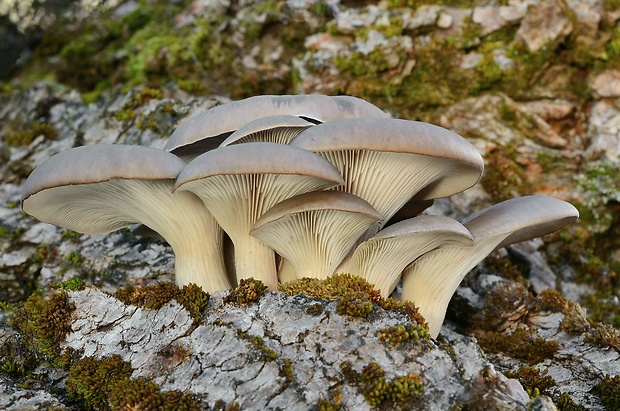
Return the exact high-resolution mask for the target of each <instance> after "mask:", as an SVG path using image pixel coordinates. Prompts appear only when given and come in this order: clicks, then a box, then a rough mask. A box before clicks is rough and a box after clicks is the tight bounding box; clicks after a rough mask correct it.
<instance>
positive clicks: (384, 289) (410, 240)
mask: <svg viewBox="0 0 620 411" xmlns="http://www.w3.org/2000/svg"><path fill="white" fill-rule="evenodd" d="M472 244H473V237H472V235H471V233H470V232H469V231H468V230H467V229H466V228H465V227H464V226H463V225H462V224H461V223H459V222H458V221H456V220H454V219H452V218H449V217H444V216H434V215H421V216H418V217H414V218H410V219H407V220H403V221H401V222H398V223H396V224H394V225H391V226H390V227H387V228H384V229H383V230H381V231H379V232H378V233H377V234H375V235H374V236H373V237H372V238H370V239H368V240H366V241H364V242H363V243H361V244H360V245H359V246H358V247H357V248H356V249H355V252H354V253H353V257H352V265H353V267H355V271H354V272H353V273H354V274H356V275H359V276H360V277H362V278H364V279H366V281H368V282H369V283H371V284H374V285H375V288H376V289H378V290H380V291H381V295H382V296H383V297H388V296H389V295H390V294H391V293H392V291H394V288H395V287H396V284H398V281H399V280H400V276H401V273H402V271H403V270H404V269H405V267H407V266H408V265H409V264H411V263H412V262H413V261H414V260H415V259H416V258H418V257H420V256H421V255H423V254H425V253H427V252H429V251H431V250H434V249H436V248H438V247H443V246H450V245H459V246H464V247H465V246H471V245H472Z"/></svg>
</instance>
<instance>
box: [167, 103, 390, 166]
mask: <svg viewBox="0 0 620 411" xmlns="http://www.w3.org/2000/svg"><path fill="white" fill-rule="evenodd" d="M278 115H291V116H296V117H300V118H303V119H305V120H308V121H310V122H312V123H314V124H316V123H323V122H326V121H330V120H333V119H336V118H347V117H387V114H385V112H383V111H382V110H380V109H379V108H377V107H376V106H374V105H372V104H370V103H368V102H366V101H364V100H361V99H359V98H356V97H349V96H336V97H329V96H323V95H318V94H309V95H300V96H294V95H284V96H271V95H266V96H255V97H250V98H246V99H244V100H239V101H233V102H230V103H226V104H222V105H221V106H216V107H213V108H212V109H209V110H205V111H202V112H200V113H198V114H196V115H194V116H193V117H191V118H189V119H188V120H186V121H184V122H183V123H181V125H180V126H179V127H178V128H177V129H176V130H175V131H174V132H173V133H172V136H170V139H169V140H168V142H167V143H166V145H165V147H164V150H166V151H170V152H172V153H174V154H176V155H178V156H179V157H181V158H182V159H184V160H185V161H191V160H192V159H193V158H195V157H196V156H198V155H200V154H202V153H205V152H206V151H209V150H211V149H213V148H215V147H217V146H219V145H220V144H221V143H222V142H223V141H224V140H225V139H226V138H228V137H229V136H230V135H231V134H232V133H233V132H234V131H235V130H237V129H238V128H240V127H242V126H244V125H245V124H246V123H248V122H250V121H253V120H256V119H258V118H261V117H268V116H278Z"/></svg>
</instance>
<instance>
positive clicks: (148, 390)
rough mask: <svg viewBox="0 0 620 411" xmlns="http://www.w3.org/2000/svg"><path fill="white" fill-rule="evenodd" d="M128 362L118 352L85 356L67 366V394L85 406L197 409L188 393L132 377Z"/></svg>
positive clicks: (115, 410)
mask: <svg viewBox="0 0 620 411" xmlns="http://www.w3.org/2000/svg"><path fill="white" fill-rule="evenodd" d="M132 371H133V370H132V368H131V365H130V364H129V363H128V362H126V361H123V360H122V359H121V357H120V356H119V355H118V354H114V355H112V356H111V357H107V358H102V359H95V358H93V357H85V358H82V359H81V360H79V361H76V362H75V363H74V364H73V365H72V366H71V368H70V369H69V376H68V378H67V394H68V396H69V398H71V399H73V400H75V401H77V402H79V403H80V404H81V405H83V406H84V407H85V408H86V409H88V410H112V411H117V410H118V411H120V410H127V409H142V410H146V409H149V410H150V409H152V410H166V411H167V410H169V411H172V410H192V411H194V410H196V411H198V410H200V409H201V408H200V405H199V404H198V403H197V402H196V401H193V400H192V399H191V397H190V396H189V395H188V394H182V393H179V392H177V391H164V392H162V391H161V390H160V389H159V386H158V385H157V384H155V383H153V382H147V381H144V380H141V379H133V378H130V377H131V373H132Z"/></svg>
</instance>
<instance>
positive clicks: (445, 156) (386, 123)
mask: <svg viewBox="0 0 620 411" xmlns="http://www.w3.org/2000/svg"><path fill="white" fill-rule="evenodd" d="M290 145H293V146H296V147H301V148H303V149H305V150H309V151H312V152H315V153H318V154H320V155H322V156H323V157H325V158H327V159H328V160H330V161H331V162H332V163H333V164H334V165H336V167H337V168H339V169H340V172H341V173H342V175H343V176H344V177H345V181H346V183H347V184H346V186H345V187H343V188H342V190H343V191H347V192H350V193H352V194H355V195H358V196H360V197H362V198H363V199H365V200H366V201H368V202H369V203H370V204H371V205H372V206H373V207H374V208H375V209H376V210H377V211H379V212H380V213H381V214H382V215H383V218H384V219H385V220H387V219H389V218H390V217H392V215H394V213H396V212H397V211H398V210H399V209H400V208H401V207H402V206H403V205H404V204H405V203H406V202H407V201H408V200H410V199H411V198H412V197H414V196H415V198H416V200H428V199H432V198H436V197H444V196H448V195H452V194H455V193H457V192H459V191H463V190H465V189H467V188H469V187H471V186H472V185H474V184H475V183H476V182H477V181H478V180H479V179H480V176H481V174H482V170H483V167H484V165H483V160H482V156H481V155H480V153H478V151H477V150H476V149H475V147H474V146H473V145H471V144H470V143H469V142H468V141H467V140H465V139H464V138H462V137H461V136H459V135H458V134H455V133H453V132H451V131H449V130H446V129H444V128H441V127H438V126H433V125H431V124H427V123H421V122H417V121H407V120H395V119H387V118H360V119H339V120H333V121H330V122H328V123H325V124H319V125H316V126H314V127H311V128H309V129H306V130H304V131H303V132H302V133H300V134H299V135H298V136H297V137H295V138H294V139H293V141H291V143H290Z"/></svg>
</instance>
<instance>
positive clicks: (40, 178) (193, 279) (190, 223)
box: [22, 145, 230, 292]
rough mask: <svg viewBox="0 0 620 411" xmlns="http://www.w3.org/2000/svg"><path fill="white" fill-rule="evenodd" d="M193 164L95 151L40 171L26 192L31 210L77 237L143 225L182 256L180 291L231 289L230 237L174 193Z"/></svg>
mask: <svg viewBox="0 0 620 411" xmlns="http://www.w3.org/2000/svg"><path fill="white" fill-rule="evenodd" d="M184 166H185V163H184V162H183V161H182V160H181V159H179V158H177V157H176V156H175V155H173V154H170V153H168V152H166V151H163V150H158V149H155V148H149V147H142V146H124V145H91V146H84V147H78V148H74V149H71V150H67V151H64V152H62V153H60V154H57V155H55V156H53V157H51V158H49V159H48V160H46V161H45V162H43V163H42V164H41V165H39V166H38V167H37V168H36V169H35V170H34V171H33V172H32V174H31V175H30V177H28V180H27V181H26V184H25V186H24V197H23V200H22V208H23V210H24V211H25V212H26V213H28V214H30V215H32V216H34V217H36V218H37V219H39V220H41V221H43V222H47V223H52V224H56V225H58V226H61V227H65V228H69V229H71V230H74V231H77V232H80V233H88V234H103V233H108V232H111V231H115V230H117V229H120V228H123V227H127V226H129V225H131V224H133V223H142V224H144V225H146V226H148V227H149V228H151V229H153V230H154V231H156V232H157V233H159V234H160V235H161V236H162V237H163V238H164V239H165V240H166V241H167V242H168V243H169V244H170V245H171V246H172V249H173V250H174V253H175V273H176V280H177V284H179V285H186V284H189V283H196V284H198V285H200V286H201V287H203V289H205V290H206V291H208V292H215V291H220V290H224V289H227V288H230V283H229V281H228V279H227V277H226V270H225V267H224V262H223V259H222V249H221V239H222V230H221V229H220V227H219V226H218V225H217V223H216V221H215V219H214V218H213V216H211V214H210V213H209V212H208V210H207V209H206V208H205V206H204V205H203V204H202V202H201V201H200V199H198V198H197V197H196V196H194V195H193V194H191V193H179V194H173V193H172V187H173V184H174V181H175V179H176V177H177V176H178V174H179V173H180V171H181V170H182V169H183V167H184Z"/></svg>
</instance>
